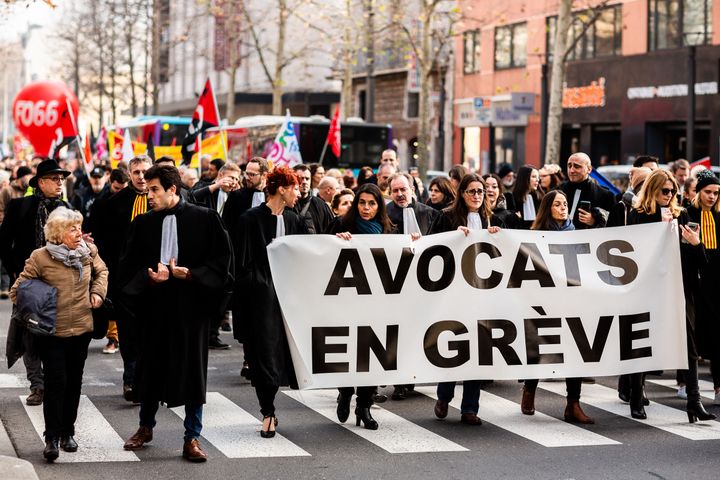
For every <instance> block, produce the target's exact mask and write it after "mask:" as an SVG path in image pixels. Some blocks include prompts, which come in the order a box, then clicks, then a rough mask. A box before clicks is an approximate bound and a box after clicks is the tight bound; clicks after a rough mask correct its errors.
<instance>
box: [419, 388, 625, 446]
mask: <svg viewBox="0 0 720 480" xmlns="http://www.w3.org/2000/svg"><path fill="white" fill-rule="evenodd" d="M415 391H416V392H420V393H422V394H423V395H427V396H428V397H430V398H433V399H435V400H437V388H436V387H415ZM461 403H462V389H461V388H460V387H459V386H458V387H456V390H455V396H454V397H453V399H452V401H451V402H450V405H451V406H452V407H454V408H457V409H458V410H460V404H461ZM559 408H561V407H560V405H558V409H559ZM478 416H479V417H480V418H481V419H482V420H483V421H484V422H485V421H487V422H488V423H491V424H493V425H495V426H497V427H500V428H502V429H503V430H507V431H508V432H511V433H514V434H516V435H519V436H521V437H523V438H526V439H528V440H530V441H532V442H535V443H539V444H540V445H543V446H545V447H582V446H592V445H620V442H617V441H615V440H612V439H610V438H607V437H603V436H602V435H598V434H597V433H594V432H591V431H589V430H585V429H584V428H580V427H577V426H575V425H571V424H569V423H567V422H564V421H563V420H558V419H557V418H554V417H551V416H550V415H545V414H544V413H541V412H538V411H535V415H523V413H522V412H521V411H520V405H519V404H517V403H515V402H512V401H510V400H506V399H504V398H502V397H498V396H497V395H493V394H492V393H488V392H485V391H483V392H482V393H481V395H480V412H478Z"/></svg>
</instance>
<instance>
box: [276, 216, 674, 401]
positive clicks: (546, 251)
mask: <svg viewBox="0 0 720 480" xmlns="http://www.w3.org/2000/svg"><path fill="white" fill-rule="evenodd" d="M676 228H677V227H676V226H675V225H674V224H667V223H657V224H649V225H638V226H632V227H622V228H606V229H598V230H583V231H576V232H532V231H519V230H502V231H501V232H499V233H496V234H489V233H488V232H487V231H481V232H472V233H471V234H470V235H469V236H467V237H465V236H464V235H463V234H462V233H461V232H448V233H443V234H440V235H431V236H427V237H423V238H421V239H420V240H418V241H415V242H412V241H411V240H410V237H409V236H404V235H356V236H353V239H352V240H351V241H345V240H341V239H339V238H336V237H334V236H330V235H316V236H310V235H303V236H289V237H283V238H281V239H279V240H276V241H274V242H273V243H272V244H271V245H270V246H268V256H269V259H270V267H271V269H272V276H273V279H274V283H275V289H276V291H277V294H278V297H279V299H280V305H281V307H282V310H283V314H284V316H285V330H286V332H287V336H288V341H289V344H290V350H291V352H292V357H293V362H294V363H295V371H296V374H297V377H298V382H299V384H300V388H327V387H336V386H354V385H393V384H395V385H397V384H406V383H430V382H439V381H451V380H471V379H498V380H500V379H526V378H551V377H559V378H563V377H588V376H608V375H617V374H622V373H632V372H641V371H650V370H663V369H682V368H687V353H686V337H685V300H684V297H683V293H682V292H683V288H682V274H681V267H680V253H679V246H678V233H677V230H676Z"/></svg>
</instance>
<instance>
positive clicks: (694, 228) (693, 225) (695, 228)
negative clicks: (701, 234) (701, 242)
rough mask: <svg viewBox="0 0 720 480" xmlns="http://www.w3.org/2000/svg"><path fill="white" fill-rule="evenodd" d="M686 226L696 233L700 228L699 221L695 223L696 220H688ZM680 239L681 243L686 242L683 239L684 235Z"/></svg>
mask: <svg viewBox="0 0 720 480" xmlns="http://www.w3.org/2000/svg"><path fill="white" fill-rule="evenodd" d="M686 226H687V228H689V229H690V230H692V231H693V232H695V233H697V232H698V231H699V230H700V224H699V223H696V222H688V223H687V225H686ZM680 240H681V241H682V242H683V243H688V241H687V240H685V238H684V237H681V239H680Z"/></svg>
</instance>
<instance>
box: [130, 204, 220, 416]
mask: <svg viewBox="0 0 720 480" xmlns="http://www.w3.org/2000/svg"><path fill="white" fill-rule="evenodd" d="M173 213H174V214H175V216H176V219H177V236H178V259H177V264H178V266H181V267H187V268H189V269H190V273H191V275H192V278H191V280H178V279H175V278H173V277H172V276H171V277H170V279H169V280H167V281H165V282H162V283H159V284H154V283H153V282H151V281H150V277H149V276H148V268H151V269H152V270H153V271H157V264H158V262H159V261H160V243H161V238H162V225H163V220H164V219H165V217H166V216H167V215H168V214H173ZM231 268H232V250H231V247H230V240H229V238H228V235H227V232H226V231H225V229H224V228H223V225H222V222H221V220H220V216H219V215H218V214H217V212H214V211H212V210H208V209H207V208H202V207H198V206H196V205H192V204H189V203H187V202H185V201H184V200H181V201H180V203H179V204H178V205H177V206H176V207H175V208H173V209H171V210H165V211H160V212H155V211H150V212H148V213H147V214H145V215H140V216H138V217H136V218H135V221H133V222H132V225H131V226H130V229H129V232H128V240H127V245H126V248H125V249H124V250H123V253H122V256H121V261H120V272H119V280H118V282H119V286H120V288H121V295H122V296H123V298H124V299H125V304H126V305H131V306H132V307H131V308H132V309H133V314H134V316H135V318H136V320H137V326H138V329H139V332H138V359H137V365H136V371H135V385H136V388H137V389H138V393H139V398H140V399H141V400H142V401H160V402H164V403H166V404H167V406H168V407H174V406H178V405H186V404H189V403H194V404H197V403H205V393H206V390H207V365H208V328H209V325H210V321H211V319H212V318H217V316H218V315H221V314H222V312H221V310H224V307H223V305H224V304H225V301H226V298H227V295H228V292H229V290H230V288H231V287H230V286H231V285H232V282H233V277H232V272H231Z"/></svg>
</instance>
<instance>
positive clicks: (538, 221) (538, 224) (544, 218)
mask: <svg viewBox="0 0 720 480" xmlns="http://www.w3.org/2000/svg"><path fill="white" fill-rule="evenodd" d="M558 195H562V196H563V197H565V201H567V196H566V195H565V194H564V193H563V192H562V191H560V190H551V191H549V192H548V193H547V195H545V196H544V197H543V199H542V201H541V202H540V207H539V208H538V213H537V215H536V216H535V221H534V222H533V224H532V226H531V227H530V230H553V228H552V224H553V223H557V220H555V219H554V218H552V205H553V202H554V201H555V197H557V196H558Z"/></svg>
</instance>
